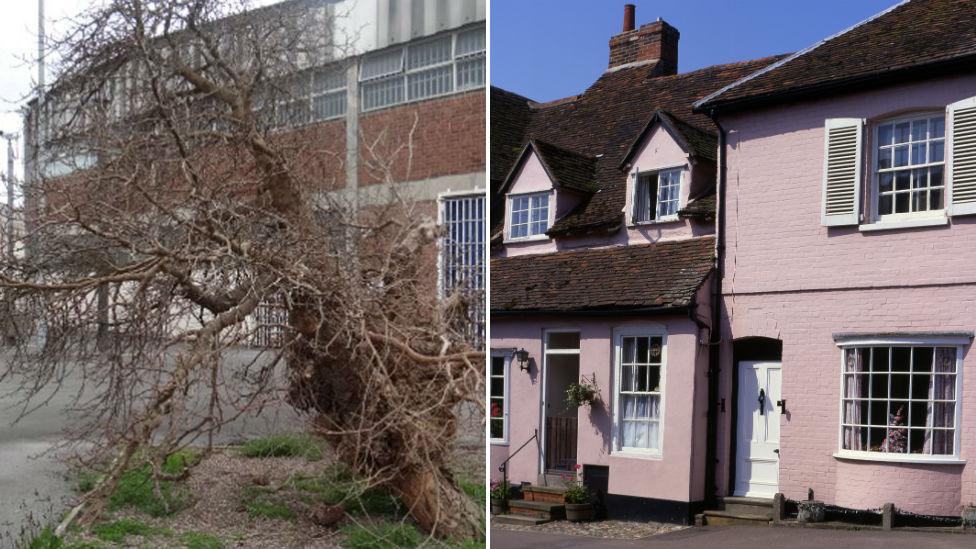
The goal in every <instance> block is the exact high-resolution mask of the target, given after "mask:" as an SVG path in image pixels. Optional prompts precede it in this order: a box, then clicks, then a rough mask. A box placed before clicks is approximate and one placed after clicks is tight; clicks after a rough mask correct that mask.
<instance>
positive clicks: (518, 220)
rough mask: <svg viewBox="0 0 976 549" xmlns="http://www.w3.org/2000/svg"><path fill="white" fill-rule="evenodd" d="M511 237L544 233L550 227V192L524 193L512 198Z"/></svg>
mask: <svg viewBox="0 0 976 549" xmlns="http://www.w3.org/2000/svg"><path fill="white" fill-rule="evenodd" d="M509 200H510V204H511V218H510V221H509V233H508V234H509V238H510V239H517V238H530V237H533V236H540V235H544V234H545V232H546V230H547V229H548V228H549V193H537V194H524V195H518V196H513V197H511V198H510V199H509Z"/></svg>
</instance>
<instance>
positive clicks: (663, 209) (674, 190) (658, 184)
mask: <svg viewBox="0 0 976 549" xmlns="http://www.w3.org/2000/svg"><path fill="white" fill-rule="evenodd" d="M680 197H681V170H680V169H670V170H661V171H658V172H645V173H640V174H638V175H637V184H636V185H635V186H634V223H650V222H655V221H672V220H674V219H677V218H678V202H679V199H680Z"/></svg>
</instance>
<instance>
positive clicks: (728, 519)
mask: <svg viewBox="0 0 976 549" xmlns="http://www.w3.org/2000/svg"><path fill="white" fill-rule="evenodd" d="M770 523H772V516H767V515H764V514H750V513H732V512H728V511H705V512H704V513H703V514H702V524H705V525H711V526H769V525H770Z"/></svg>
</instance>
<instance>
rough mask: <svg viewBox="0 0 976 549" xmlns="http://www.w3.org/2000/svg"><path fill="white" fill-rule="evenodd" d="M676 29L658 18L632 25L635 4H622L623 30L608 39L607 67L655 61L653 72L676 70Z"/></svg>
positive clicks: (661, 72)
mask: <svg viewBox="0 0 976 549" xmlns="http://www.w3.org/2000/svg"><path fill="white" fill-rule="evenodd" d="M680 36H681V35H680V33H678V29H676V28H674V27H672V26H671V25H669V24H667V23H666V22H664V21H662V20H660V19H658V20H657V21H655V22H653V23H648V24H646V25H643V26H641V27H640V28H639V29H634V5H633V4H627V5H625V6H624V30H623V32H621V33H620V34H618V35H617V36H614V37H613V38H611V39H610V68H611V69H612V68H614V67H619V66H621V65H626V64H628V63H635V62H637V61H657V63H656V64H655V65H654V74H655V75H656V76H667V75H671V74H677V73H678V38H680Z"/></svg>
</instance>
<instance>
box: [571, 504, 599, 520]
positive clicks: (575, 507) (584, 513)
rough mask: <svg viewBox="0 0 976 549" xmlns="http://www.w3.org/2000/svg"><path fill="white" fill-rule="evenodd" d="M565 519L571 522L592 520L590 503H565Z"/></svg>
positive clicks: (591, 505)
mask: <svg viewBox="0 0 976 549" xmlns="http://www.w3.org/2000/svg"><path fill="white" fill-rule="evenodd" d="M566 519H567V520H569V521H571V522H586V521H588V520H593V504H592V503H567V504H566Z"/></svg>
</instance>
